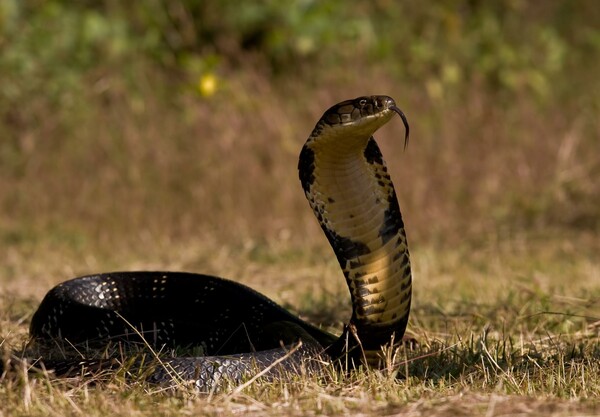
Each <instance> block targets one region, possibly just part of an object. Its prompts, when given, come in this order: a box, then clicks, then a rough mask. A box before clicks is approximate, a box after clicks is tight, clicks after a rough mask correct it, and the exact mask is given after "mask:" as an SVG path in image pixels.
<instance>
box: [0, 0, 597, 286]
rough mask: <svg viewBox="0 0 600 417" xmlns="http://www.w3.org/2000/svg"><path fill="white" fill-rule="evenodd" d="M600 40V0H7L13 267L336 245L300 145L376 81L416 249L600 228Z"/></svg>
mask: <svg viewBox="0 0 600 417" xmlns="http://www.w3.org/2000/svg"><path fill="white" fill-rule="evenodd" d="M599 57H600V7H598V3H597V2H596V1H594V0H589V1H577V2H573V1H570V0H550V1H544V2H528V1H524V0H523V1H521V0H498V1H483V0H482V1H478V0H470V1H467V0H464V1H459V0H442V1H438V2H422V1H418V0H407V1H402V2H400V1H392V0H374V1H370V2H348V1H344V0H320V1H317V0H314V1H312V0H294V1H286V2H281V1H277V0H265V1H243V2H240V1H238V0H236V1H233V0H219V1H200V0H147V1H143V2H121V1H115V0H104V1H102V0H96V1H92V0H87V1H78V2H72V1H64V0H0V246H1V247H4V248H5V249H3V250H0V252H2V253H0V265H1V266H0V271H1V272H2V274H3V275H4V276H5V277H13V276H15V277H16V276H17V275H18V274H19V271H22V270H25V271H27V273H29V274H34V275H35V274H36V273H40V274H41V273H42V271H44V270H45V269H46V268H47V264H44V265H40V269H39V272H32V271H33V270H32V269H31V266H29V267H26V266H24V265H25V264H27V262H26V261H24V260H25V259H29V260H31V262H34V261H33V260H34V259H39V257H40V256H42V257H45V258H48V257H50V256H52V257H56V258H58V259H57V260H56V262H57V264H58V263H60V264H62V261H61V260H60V255H61V254H63V253H68V254H70V255H69V256H71V257H72V258H73V259H75V258H77V257H80V259H81V261H80V262H81V263H80V264H78V266H77V267H74V269H77V270H81V271H84V270H86V271H87V270H88V269H92V268H94V269H95V268H96V267H98V268H99V269H106V268H104V266H105V265H106V264H105V263H104V262H103V261H102V259H103V256H104V257H105V259H114V257H115V256H117V259H121V260H122V259H128V258H127V257H128V255H127V254H132V257H136V259H141V260H140V261H139V266H141V267H142V268H146V267H148V265H149V263H148V262H147V261H144V258H143V254H144V253H160V252H162V251H168V250H169V248H170V247H173V242H179V243H178V245H183V246H177V247H179V248H181V247H185V245H186V244H188V243H189V244H190V245H191V244H192V243H193V245H194V247H195V248H196V249H199V250H200V251H201V250H202V247H203V245H204V243H205V242H206V245H208V246H210V245H212V244H213V243H214V244H215V245H216V246H217V247H218V246H221V245H225V246H226V245H230V247H234V248H235V247H238V246H239V247H240V248H244V247H248V245H250V247H252V248H257V247H258V248H260V247H261V245H268V246H277V245H282V246H285V247H287V248H296V249H298V250H304V249H303V248H317V250H319V251H321V250H322V249H323V248H325V247H326V246H327V243H326V241H325V239H324V238H323V236H322V235H321V231H320V229H319V227H318V224H317V222H316V220H315V219H314V218H313V215H312V212H311V210H310V209H309V206H308V204H307V202H306V201H305V198H304V195H303V193H302V190H301V187H300V183H299V181H298V178H297V169H296V165H297V157H298V153H299V151H300V148H301V146H302V144H303V143H304V141H305V140H306V138H307V137H308V135H309V133H310V132H311V130H312V128H313V126H314V124H315V122H316V121H317V120H318V118H319V117H320V116H321V114H322V113H323V111H324V110H325V109H327V108H328V107H329V106H331V105H332V104H334V103H336V102H338V101H341V100H344V99H349V98H354V97H356V96H359V95H370V94H387V95H390V96H392V97H394V98H395V99H396V101H397V103H398V105H399V107H400V108H402V109H403V110H404V112H405V113H406V115H407V117H408V120H409V122H410V126H411V138H410V144H409V146H408V148H407V150H406V151H405V152H404V151H403V135H404V129H403V126H402V123H401V122H400V119H398V120H396V121H393V122H392V123H390V124H389V125H387V126H386V127H385V128H384V129H382V130H381V131H380V132H379V134H378V135H377V139H378V141H379V143H380V146H381V147H382V150H383V153H384V157H385V159H386V160H387V163H388V166H389V167H390V171H391V173H392V178H393V179H394V181H395V185H396V188H397V191H398V195H399V199H400V205H401V207H402V210H403V214H404V218H405V221H406V223H407V230H408V234H409V240H410V243H411V245H412V247H413V248H416V250H419V248H425V247H435V248H440V249H442V250H443V249H444V248H457V247H469V246H472V247H476V246H478V245H485V244H487V243H489V242H498V241H513V240H515V239H521V238H522V237H523V236H526V237H527V239H534V240H535V239H538V240H541V241H544V240H546V239H555V240H560V241H566V242H568V241H569V240H571V239H578V238H579V237H581V236H587V237H588V239H591V240H593V239H595V236H596V234H597V233H598V231H599V230H600V118H599V117H598V115H599V112H600V82H599V76H598V74H600V59H599ZM186 242H187V243H186ZM208 242H213V243H211V244H210V245H209V243H208ZM208 246H207V247H208ZM153 248H154V249H153ZM157 248H158V249H157ZM115 249H119V250H118V251H116V250H115ZM44 251H46V252H48V253H51V254H52V255H41V253H44ZM90 254H93V256H94V258H93V259H92V260H90V258H89V257H90V256H92V255H90ZM102 254H104V255H102ZM140 254H142V255H140ZM138 255H139V257H138ZM119 256H120V257H121V258H119ZM265 256H267V255H265ZM323 256H324V257H325V256H326V257H327V259H329V257H331V254H329V253H327V254H326V255H323ZM198 259H199V258H198ZM113 262H114V264H110V265H112V266H115V267H117V268H118V267H120V266H122V265H123V264H124V263H119V261H118V260H114V261H113ZM156 262H157V264H159V265H160V260H156ZM332 262H334V261H332ZM200 263H201V262H200V260H198V262H197V264H198V265H196V264H195V263H194V262H189V263H188V264H187V266H189V265H191V266H192V267H194V268H196V267H197V269H201V265H200ZM127 265H129V264H127ZM150 265H152V264H150ZM134 266H135V263H134ZM27 268H30V269H27ZM66 272H70V271H66ZM66 272H65V273H66ZM57 279H58V278H57ZM40 291H41V290H40Z"/></svg>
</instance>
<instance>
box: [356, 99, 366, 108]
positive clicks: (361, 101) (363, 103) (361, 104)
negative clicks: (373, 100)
mask: <svg viewBox="0 0 600 417" xmlns="http://www.w3.org/2000/svg"><path fill="white" fill-rule="evenodd" d="M358 104H360V106H361V107H364V106H366V104H367V100H365V99H364V98H363V99H362V100H360V101H359V102H358Z"/></svg>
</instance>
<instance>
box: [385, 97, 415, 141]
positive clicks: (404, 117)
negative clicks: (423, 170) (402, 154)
mask: <svg viewBox="0 0 600 417" xmlns="http://www.w3.org/2000/svg"><path fill="white" fill-rule="evenodd" d="M388 109H390V110H392V111H394V112H396V113H398V115H399V116H400V118H401V119H402V123H404V129H406V133H405V134H404V150H406V147H407V146H408V135H409V133H410V126H409V125H408V119H407V118H406V115H405V114H404V112H403V111H402V110H400V108H398V107H397V106H396V105H394V104H392V105H391V106H389V107H388Z"/></svg>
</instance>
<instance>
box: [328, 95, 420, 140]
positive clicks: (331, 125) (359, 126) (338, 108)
mask: <svg viewBox="0 0 600 417" xmlns="http://www.w3.org/2000/svg"><path fill="white" fill-rule="evenodd" d="M394 113H397V114H398V115H400V118H401V119H402V122H403V123H404V127H405V128H406V135H405V137H404V147H405V148H406V145H407V144H408V134H409V126H408V121H407V119H406V116H405V115H404V113H403V112H402V110H400V109H399V108H398V107H397V106H396V102H395V101H394V99H393V98H391V97H388V96H363V97H357V98H355V99H352V100H346V101H342V102H341V103H338V104H336V105H334V106H332V107H331V108H329V109H328V110H327V111H326V112H325V113H324V114H323V117H321V120H320V123H321V124H322V125H323V128H322V129H323V131H322V132H320V133H321V135H323V134H325V133H327V131H329V130H331V131H330V133H331V134H333V133H336V136H337V133H338V132H339V133H341V134H342V135H343V136H344V137H366V138H367V139H368V138H370V137H371V135H372V134H373V133H375V131H376V130H377V129H379V128H380V127H381V126H383V125H384V124H386V123H387V122H388V121H389V120H390V119H391V118H392V116H393V115H394Z"/></svg>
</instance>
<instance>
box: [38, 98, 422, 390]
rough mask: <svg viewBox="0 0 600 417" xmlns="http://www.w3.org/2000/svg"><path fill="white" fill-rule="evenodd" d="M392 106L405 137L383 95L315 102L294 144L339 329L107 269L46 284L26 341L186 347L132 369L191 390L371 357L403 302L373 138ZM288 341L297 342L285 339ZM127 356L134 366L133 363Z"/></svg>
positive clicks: (204, 281)
mask: <svg viewBox="0 0 600 417" xmlns="http://www.w3.org/2000/svg"><path fill="white" fill-rule="evenodd" d="M395 114H398V115H400V117H401V119H402V121H403V123H404V125H405V129H406V134H405V138H404V141H405V146H406V144H407V142H408V135H409V127H408V122H407V120H406V117H405V116H404V114H403V113H402V111H401V110H400V109H399V108H398V107H397V106H396V104H395V102H394V100H393V99H392V98H390V97H387V96H369V97H359V98H356V99H353V100H348V101H344V102H341V103H339V104H336V105H334V106H333V107H331V108H330V109H329V110H327V111H326V112H325V113H324V114H323V116H322V117H321V119H320V120H319V121H318V122H317V124H316V126H315V128H314V129H313V131H312V133H311V134H310V136H309V138H308V140H307V141H306V143H305V144H304V146H303V148H302V151H301V153H300V158H299V164H298V168H299V176H300V181H301V183H302V188H303V190H304V193H305V195H306V197H307V199H308V201H309V203H310V206H311V208H312V210H313V212H314V214H315V216H316V217H317V219H318V221H319V223H320V226H321V228H322V229H323V232H324V233H325V236H326V237H327V239H328V240H329V243H330V244H331V247H332V248H333V251H334V253H335V255H336V257H337V260H338V262H339V264H340V267H341V269H342V271H343V274H344V277H345V279H346V283H347V285H348V288H349V291H350V297H351V300H352V316H351V318H350V320H349V322H348V323H347V324H346V326H345V327H344V330H343V332H342V334H341V336H337V337H336V336H334V335H332V334H330V333H328V332H326V331H324V330H321V329H319V328H317V327H315V326H313V325H311V324H309V323H307V322H305V321H303V320H301V319H299V318H298V317H296V316H295V315H293V314H291V313H290V312H288V311H286V310H285V309H283V308H282V307H280V306H278V305H277V304H276V303H274V302H273V301H271V300H270V299H268V298H267V297H265V296H263V295H261V294H259V293H258V292H256V291H254V290H252V289H251V288H249V287H246V286H244V285H242V284H239V283H236V282H234V281H230V280H226V279H223V278H218V277H214V276H208V275H200V274H192V273H183V272H115V273H103V274H98V275H90V276H84V277H80V278H75V279H72V280H69V281H66V282H63V283H61V284H59V285H57V286H56V287H54V288H53V289H52V290H50V291H49V293H48V294H47V295H46V296H45V298H44V300H43V301H42V303H41V304H40V306H39V308H38V310H37V311H36V312H35V314H34V316H33V318H32V322H31V327H30V334H31V336H32V339H33V340H34V342H35V343H39V344H40V345H42V346H43V345H52V346H55V345H56V344H57V343H58V344H61V345H63V347H65V349H66V347H68V346H86V347H88V348H89V347H100V348H102V347H105V346H106V345H107V344H109V343H112V342H123V341H127V342H129V343H132V342H133V343H136V342H142V341H143V343H147V344H150V345H151V346H153V347H154V348H160V349H163V350H164V349H168V348H173V347H177V346H187V347H190V346H191V347H193V349H192V350H193V351H195V352H198V351H201V353H202V356H189V355H188V356H181V357H165V358H163V359H162V361H160V362H159V364H158V365H156V364H155V365H153V366H150V365H142V366H147V367H148V368H149V369H151V370H150V371H149V376H148V378H149V380H150V381H153V382H160V383H162V382H166V381H171V380H173V378H176V379H180V380H181V379H182V380H185V381H192V382H193V383H195V384H196V386H197V387H198V388H199V389H201V390H209V389H215V387H216V386H218V385H219V384H220V383H221V381H224V380H228V381H232V382H235V383H238V382H240V381H242V380H243V379H244V378H248V377H249V376H251V375H252V374H253V373H256V372H260V371H261V370H266V371H268V374H269V375H271V376H272V377H278V376H281V375H283V373H284V372H285V371H288V370H297V369H300V368H302V369H304V370H307V371H309V372H319V371H320V368H321V367H322V366H323V365H322V364H323V363H324V361H330V362H331V361H333V362H335V363H341V364H343V365H344V364H345V365H348V364H351V365H358V364H364V365H371V366H377V363H378V360H379V359H378V358H379V356H380V353H381V347H382V346H384V345H386V344H389V343H390V341H391V340H394V339H395V340H396V341H398V340H400V339H401V338H402V336H403V334H404V331H405V329H406V325H407V321H408V316H409V310H410V303H411V267H410V259H409V252H408V246H407V240H406V234H405V229H404V224H403V221H402V217H401V213H400V207H399V205H398V200H397V197H396V192H395V189H394V186H393V184H392V181H391V179H390V175H389V173H388V170H387V168H386V164H385V162H384V160H383V158H382V155H381V152H380V150H379V147H378V145H377V143H376V142H375V140H374V138H373V134H374V133H375V131H376V130H378V129H379V128H380V127H381V126H383V125H384V124H386V123H387V122H388V121H389V120H391V118H392V117H393V116H394V115H395ZM299 340H301V341H302V342H303V343H302V345H301V347H298V346H300V345H295V343H296V342H298V341H299ZM80 350H81V349H80V348H77V350H76V351H77V352H79V351H80ZM63 353H64V352H63ZM117 362H118V361H117ZM114 363H115V360H114V359H110V358H109V359H95V358H89V357H85V358H77V357H75V358H71V359H69V358H67V359H65V358H64V357H61V358H59V359H56V358H52V357H43V358H42V359H40V360H39V361H38V362H36V363H35V365H36V366H37V367H45V368H47V369H54V371H55V372H56V373H57V374H58V375H69V374H71V375H72V374H78V373H79V374H81V373H86V372H91V370H94V369H104V368H107V367H110V366H114ZM135 363H136V364H137V365H136V369H137V368H139V367H140V362H139V360H137V361H136V362H135ZM111 364H113V365H111ZM275 365H277V366H275Z"/></svg>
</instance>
